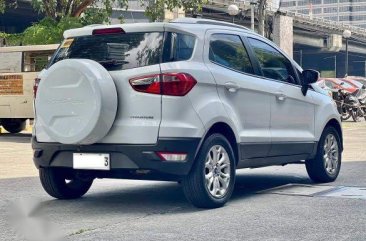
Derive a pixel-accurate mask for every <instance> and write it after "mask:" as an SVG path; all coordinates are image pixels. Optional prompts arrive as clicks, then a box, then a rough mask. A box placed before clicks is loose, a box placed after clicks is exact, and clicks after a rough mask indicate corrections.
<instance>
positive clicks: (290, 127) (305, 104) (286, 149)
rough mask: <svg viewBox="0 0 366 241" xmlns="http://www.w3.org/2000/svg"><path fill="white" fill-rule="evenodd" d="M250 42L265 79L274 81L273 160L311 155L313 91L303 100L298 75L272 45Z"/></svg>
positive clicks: (272, 114)
mask: <svg viewBox="0 0 366 241" xmlns="http://www.w3.org/2000/svg"><path fill="white" fill-rule="evenodd" d="M248 42H249V44H250V46H251V48H252V50H253V53H254V55H255V56H256V59H257V61H258V63H259V66H260V68H261V70H262V74H263V79H267V80H269V81H271V82H272V83H271V86H272V90H271V96H270V103H271V122H270V125H271V127H270V131H271V139H272V147H271V151H270V153H269V155H270V156H282V155H301V154H308V153H311V152H312V150H313V146H314V140H315V135H314V131H315V130H314V113H315V104H316V103H314V99H313V97H312V94H313V93H312V91H308V93H307V95H306V96H304V95H303V94H302V92H301V82H300V79H299V76H298V73H297V72H298V71H297V70H296V69H295V68H294V66H293V64H292V62H291V61H290V60H289V59H287V57H285V56H284V55H283V54H282V53H281V52H280V51H279V50H277V49H276V48H275V47H274V46H273V45H271V44H269V43H266V42H264V41H263V40H261V39H258V38H256V37H254V36H253V37H248Z"/></svg>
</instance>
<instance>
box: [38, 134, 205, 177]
mask: <svg viewBox="0 0 366 241" xmlns="http://www.w3.org/2000/svg"><path fill="white" fill-rule="evenodd" d="M199 143H200V138H167V139H159V140H158V141H157V143H156V144H155V145H119V144H93V145H87V146H83V145H64V144H60V143H41V142H37V140H36V138H35V137H33V138H32V148H33V161H34V164H35V165H36V167H37V168H43V167H64V168H73V153H75V152H76V153H78V152H79V153H109V154H110V157H111V162H110V165H111V170H110V171H100V173H99V174H100V175H102V176H103V175H105V176H106V177H108V172H110V173H114V174H116V173H117V174H118V172H119V171H120V172H121V173H122V172H123V173H124V172H125V171H127V170H144V171H146V172H150V171H151V172H153V173H155V174H157V175H159V173H160V174H170V175H173V176H174V175H175V176H184V175H187V174H188V173H189V171H190V170H191V167H192V165H193V162H194V159H195V155H196V152H197V148H198V146H199ZM156 151H167V152H180V153H187V158H186V160H185V161H184V162H173V161H162V160H161V159H160V158H159V157H158V155H157V154H156V153H155V152H156ZM122 178H123V176H122Z"/></svg>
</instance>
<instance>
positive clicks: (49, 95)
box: [35, 59, 117, 145]
mask: <svg viewBox="0 0 366 241" xmlns="http://www.w3.org/2000/svg"><path fill="white" fill-rule="evenodd" d="M35 105H36V118H37V119H36V121H37V122H39V124H40V125H41V126H43V127H44V129H45V131H46V133H47V134H48V135H49V136H50V137H51V138H52V139H54V140H55V141H57V142H60V143H63V144H82V145H86V144H92V143H95V142H97V141H99V140H100V139H102V138H103V137H104V136H105V135H106V134H107V133H108V131H109V130H110V128H111V127H112V125H113V122H114V119H115V117H116V112H117V91H116V86H115V84H114V82H113V79H112V77H111V76H110V75H109V73H108V71H107V70H106V69H105V68H104V67H103V66H101V65H100V64H99V63H97V62H95V61H92V60H88V59H67V60H62V61H60V62H57V63H55V64H54V65H52V66H51V67H50V68H49V69H48V70H47V71H45V72H44V73H43V74H42V77H41V81H40V84H39V86H38V91H37V97H36V101H35Z"/></svg>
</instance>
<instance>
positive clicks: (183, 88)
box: [130, 73, 197, 96]
mask: <svg viewBox="0 0 366 241" xmlns="http://www.w3.org/2000/svg"><path fill="white" fill-rule="evenodd" d="M196 83H197V81H196V80H195V79H194V78H193V77H192V76H191V75H190V74H187V73H164V74H156V75H149V76H143V77H138V78H133V79H130V84H131V86H132V88H133V89H134V90H136V91H138V92H143V93H149V94H161V95H171V96H184V95H186V94H187V93H188V92H189V91H190V90H191V89H192V88H193V87H194V86H195V84H196Z"/></svg>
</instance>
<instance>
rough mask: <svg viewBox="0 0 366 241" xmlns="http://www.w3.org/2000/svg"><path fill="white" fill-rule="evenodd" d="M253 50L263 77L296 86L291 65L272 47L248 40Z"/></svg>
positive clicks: (251, 39) (254, 40) (255, 40)
mask: <svg viewBox="0 0 366 241" xmlns="http://www.w3.org/2000/svg"><path fill="white" fill-rule="evenodd" d="M248 40H249V43H250V45H251V46H252V48H253V50H254V54H255V56H256V57H257V60H258V62H259V65H260V67H261V69H262V72H263V76H264V77H266V78H270V79H275V80H279V81H283V82H287V83H291V84H298V82H297V81H296V75H295V71H294V68H293V66H292V63H291V62H290V60H288V59H287V58H286V57H285V56H283V55H282V54H281V53H280V52H279V51H277V50H276V49H275V48H273V47H272V46H270V45H268V44H266V43H264V42H262V41H260V40H257V39H253V38H248Z"/></svg>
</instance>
